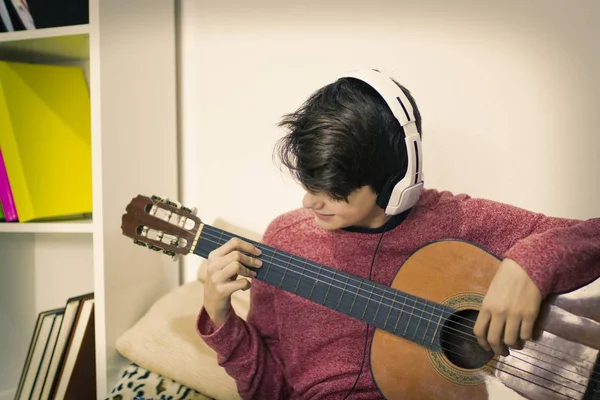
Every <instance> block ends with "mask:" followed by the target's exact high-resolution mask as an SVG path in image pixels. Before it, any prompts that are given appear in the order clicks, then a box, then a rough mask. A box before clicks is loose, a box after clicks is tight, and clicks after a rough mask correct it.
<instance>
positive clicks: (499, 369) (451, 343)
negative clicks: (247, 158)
mask: <svg viewBox="0 0 600 400" xmlns="http://www.w3.org/2000/svg"><path fill="white" fill-rule="evenodd" d="M213 237H215V236H213ZM207 241H210V242H212V243H215V244H222V243H221V242H220V239H219V240H218V241H212V240H208V239H207ZM274 259H275V257H273V260H274ZM279 261H281V259H279ZM362 297H364V296H362ZM415 317H418V316H415ZM418 318H420V319H425V318H422V317H418ZM425 320H427V319H425ZM449 329H450V330H454V331H457V332H458V333H460V334H462V335H464V332H462V331H459V330H456V329H452V328H449ZM455 336H458V335H455ZM465 337H466V338H468V335H467V336H463V338H465ZM432 339H434V338H432ZM422 342H423V341H422ZM440 342H442V343H446V344H448V345H451V346H456V347H458V346H460V344H457V343H453V342H449V341H446V340H443V339H441V338H440ZM423 343H424V342H423ZM445 350H446V351H447V352H450V353H452V354H456V355H459V356H463V355H464V354H461V353H458V352H456V351H453V350H452V349H448V348H446V349H445ZM509 356H512V357H513V358H515V359H517V360H519V361H522V362H524V363H527V364H530V365H534V366H535V364H533V363H531V362H528V361H526V360H523V359H520V358H519V357H516V356H514V355H512V354H510V355H509ZM532 358H533V357H532ZM494 360H495V362H496V363H500V364H506V365H507V366H509V367H510V368H514V369H516V370H517V371H521V372H523V373H525V374H529V375H532V376H534V377H536V378H540V379H543V380H546V381H549V382H552V383H554V384H557V385H560V386H563V387H565V388H566V389H568V390H571V391H573V392H576V393H579V394H583V392H581V391H579V390H578V389H576V388H573V387H569V386H567V385H566V384H563V383H561V382H557V381H555V380H552V379H549V378H546V377H544V376H540V375H537V374H535V373H534V372H531V371H528V370H525V369H522V368H519V367H516V366H514V365H511V364H510V363H507V362H505V361H501V360H497V359H494ZM477 361H485V359H483V358H480V359H477ZM548 364H550V363H548ZM551 365H552V364H551ZM489 367H490V368H493V369H495V370H498V371H500V372H505V373H507V374H510V375H512V376H514V377H516V378H518V379H523V380H526V381H528V382H530V383H532V384H534V385H537V386H540V387H543V388H545V389H548V390H552V389H549V388H547V387H546V386H543V385H541V384H537V383H535V382H533V381H530V380H528V379H526V378H523V377H521V376H517V375H514V374H511V373H510V372H508V371H506V370H503V369H501V368H498V367H493V366H489ZM559 368H560V366H559ZM540 369H542V370H544V371H547V372H550V373H551V374H553V375H556V376H557V377H559V378H561V379H564V380H566V381H571V382H573V383H575V384H576V385H579V386H583V387H585V385H583V384H582V383H580V382H577V381H574V380H573V379H570V378H568V377H565V376H563V375H560V374H558V373H556V372H553V371H550V370H547V369H545V368H542V367H540ZM574 374H575V375H579V376H580V377H582V378H584V379H586V378H585V377H584V376H583V375H580V374H577V373H574ZM552 391H554V390H552ZM555 392H556V393H558V394H560V395H562V396H565V397H568V396H567V395H565V394H563V393H560V392H557V391H555Z"/></svg>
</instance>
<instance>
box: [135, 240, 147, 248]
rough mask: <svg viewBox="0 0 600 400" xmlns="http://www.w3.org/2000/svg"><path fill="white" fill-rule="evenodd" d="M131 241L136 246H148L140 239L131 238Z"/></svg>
mask: <svg viewBox="0 0 600 400" xmlns="http://www.w3.org/2000/svg"><path fill="white" fill-rule="evenodd" d="M133 243H134V244H137V245H138V246H142V247H148V245H147V244H146V243H144V242H142V241H141V240H138V239H133Z"/></svg>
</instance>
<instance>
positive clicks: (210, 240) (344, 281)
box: [194, 225, 453, 350]
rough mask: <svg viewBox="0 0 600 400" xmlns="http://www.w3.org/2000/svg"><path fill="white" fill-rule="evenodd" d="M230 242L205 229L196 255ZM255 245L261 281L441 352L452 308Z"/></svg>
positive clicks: (223, 234)
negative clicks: (260, 253) (258, 250)
mask: <svg viewBox="0 0 600 400" xmlns="http://www.w3.org/2000/svg"><path fill="white" fill-rule="evenodd" d="M232 237H235V236H232ZM229 238H230V234H228V233H227V232H225V231H223V230H220V229H216V228H213V227H210V226H208V225H204V229H203V230H202V232H201V234H200V236H199V237H198V243H197V244H196V246H195V249H194V253H195V254H197V255H200V256H203V257H207V256H208V255H209V254H210V252H211V251H212V250H214V249H216V248H218V246H220V245H222V244H223V243H224V242H226V241H227V240H228V239H229ZM242 239H243V238H242ZM251 242H252V241H251ZM252 243H254V242H252ZM255 245H256V246H258V247H259V248H261V249H262V250H263V256H262V257H261V258H262V260H263V263H264V264H266V265H264V267H263V268H258V269H257V270H256V271H257V274H258V275H257V276H256V279H258V280H262V281H264V282H266V283H269V284H272V285H273V286H276V287H280V288H281V289H282V290H285V291H288V292H290V293H293V294H295V295H297V296H300V297H303V298H305V299H309V300H312V301H313V302H315V303H318V304H321V305H323V306H325V307H328V308H330V309H332V310H335V311H337V312H341V313H343V314H346V315H348V316H350V317H353V318H356V319H359V320H362V321H364V322H366V323H369V324H372V325H373V326H375V327H377V328H380V329H384V330H386V331H389V332H390V333H393V334H395V335H397V336H400V337H404V338H406V339H408V340H411V341H413V342H416V343H419V344H420V345H425V346H427V347H429V348H431V349H435V350H439V347H440V344H439V334H440V331H441V329H442V327H443V323H444V321H445V318H447V316H449V315H451V313H452V311H453V310H452V309H450V308H448V307H446V306H443V305H438V304H435V303H432V302H430V301H428V300H425V299H421V298H419V297H415V296H412V295H409V294H407V293H404V292H401V291H399V290H396V289H394V288H390V287H387V286H384V285H381V284H378V283H376V282H372V281H370V280H368V279H365V278H359V277H356V276H354V275H352V274H349V273H346V272H343V271H340V270H336V269H333V268H331V267H327V266H325V265H322V264H319V263H317V262H313V261H311V260H310V259H306V258H303V257H299V256H295V255H293V254H292V253H289V252H285V251H281V250H277V249H275V248H273V247H270V246H268V245H265V244H261V243H255ZM294 280H295V281H294ZM365 285H367V286H365ZM336 296H337V297H336ZM348 296H350V297H348ZM400 300H402V301H400ZM386 307H387V310H386ZM394 319H395V321H394ZM403 325H404V326H403Z"/></svg>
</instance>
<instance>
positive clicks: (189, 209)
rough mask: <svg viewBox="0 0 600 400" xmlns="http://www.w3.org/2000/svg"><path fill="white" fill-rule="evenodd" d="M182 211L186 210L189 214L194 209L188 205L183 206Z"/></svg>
mask: <svg viewBox="0 0 600 400" xmlns="http://www.w3.org/2000/svg"><path fill="white" fill-rule="evenodd" d="M181 211H183V212H186V213H188V214H191V213H192V209H191V208H189V207H186V206H181Z"/></svg>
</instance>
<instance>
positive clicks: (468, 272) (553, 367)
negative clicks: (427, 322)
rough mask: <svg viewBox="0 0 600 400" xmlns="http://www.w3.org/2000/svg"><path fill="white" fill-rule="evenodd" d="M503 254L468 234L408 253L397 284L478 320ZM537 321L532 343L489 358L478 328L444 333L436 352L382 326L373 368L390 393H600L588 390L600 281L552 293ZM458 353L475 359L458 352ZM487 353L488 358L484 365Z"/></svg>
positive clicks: (405, 396)
mask: <svg viewBox="0 0 600 400" xmlns="http://www.w3.org/2000/svg"><path fill="white" fill-rule="evenodd" d="M500 261H501V260H499V259H498V258H496V257H495V256H493V255H491V254H489V253H487V252H486V251H484V250H482V249H481V248H479V247H476V246H474V245H472V244H469V243H466V242H460V241H439V242H434V243H432V244H429V245H427V246H425V247H423V248H421V249H420V250H418V251H417V252H415V253H414V254H413V255H412V256H411V257H409V259H408V260H407V261H406V262H405V263H404V264H403V265H402V267H401V268H400V270H399V272H398V273H397V275H396V277H395V278H394V281H393V283H392V285H391V286H392V287H393V288H394V289H398V290H401V291H403V292H406V293H410V294H413V295H415V296H419V297H422V298H425V299H428V300H431V301H433V302H436V303H440V304H444V305H447V306H451V307H452V308H454V309H456V310H458V311H459V312H461V310H465V311H462V312H463V314H462V315H461V316H460V317H459V318H458V321H466V320H465V319H463V318H469V319H470V320H471V321H472V324H471V325H470V326H471V327H472V326H473V325H474V321H475V318H476V315H475V313H473V312H470V313H469V311H468V310H478V309H479V307H480V304H481V301H482V300H483V297H484V295H485V293H486V291H487V288H488V287H489V285H490V283H491V281H492V278H493V277H494V275H495V273H496V271H497V269H498V267H499V265H500ZM464 325H466V324H464ZM464 325H463V324H459V325H455V328H460V327H464V328H465V329H464V333H465V334H464V337H466V338H468V337H469V336H470V335H472V330H471V331H469V330H468V329H466V327H465V326H464ZM536 329H540V331H543V332H542V333H541V335H540V337H537V338H534V341H533V342H528V343H527V344H526V347H525V348H523V349H521V350H517V351H515V350H514V349H510V353H511V355H509V356H506V357H502V356H496V357H494V358H493V359H491V360H489V357H488V358H485V359H484V358H483V357H485V356H484V355H483V353H482V351H481V349H480V348H477V347H476V343H474V342H476V339H475V338H474V337H472V336H470V339H471V340H464V341H462V342H460V341H457V339H456V338H455V337H451V336H448V337H447V338H446V340H445V339H443V338H444V336H443V335H442V336H441V337H442V339H441V340H442V342H443V343H441V345H442V348H444V349H445V351H442V352H434V351H432V350H430V349H428V348H426V347H424V346H420V345H419V344H417V343H415V342H412V341H409V340H406V339H404V338H402V337H399V336H396V335H393V334H391V333H388V332H386V331H383V330H381V329H377V330H376V331H375V334H374V337H373V341H372V344H371V373H372V375H373V378H374V381H375V383H376V385H377V386H378V388H379V390H380V391H381V393H382V395H383V396H385V398H387V399H402V400H413V399H414V400H429V399H444V400H463V399H468V400H487V399H490V400H492V399H499V400H511V399H531V400H533V399H535V400H537V399H540V400H550V399H584V398H585V399H588V398H589V399H597V398H600V392H595V395H594V392H593V391H592V393H591V394H588V396H586V397H584V394H585V392H586V387H587V386H588V384H589V381H590V377H592V379H593V380H600V374H598V373H597V372H596V373H594V366H595V364H596V362H597V357H598V353H599V349H600V281H599V280H597V281H596V282H593V283H591V284H590V285H588V286H586V287H584V288H581V289H579V290H578V291H575V292H572V293H569V294H567V295H562V296H557V297H555V298H554V299H549V301H547V302H545V303H544V304H543V307H542V311H541V313H540V319H539V320H538V324H537V325H536ZM559 349H560V350H559ZM457 354H468V355H472V359H468V358H467V359H464V358H463V359H456V355H457ZM480 360H483V361H481V362H480ZM485 360H489V361H488V362H487V363H485V364H484V365H481V364H482V363H483V362H485ZM457 364H459V365H457ZM502 371H504V372H502ZM548 388H551V389H552V390H549V389H548ZM557 392H558V393H557ZM588 392H590V391H589V390H588Z"/></svg>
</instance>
